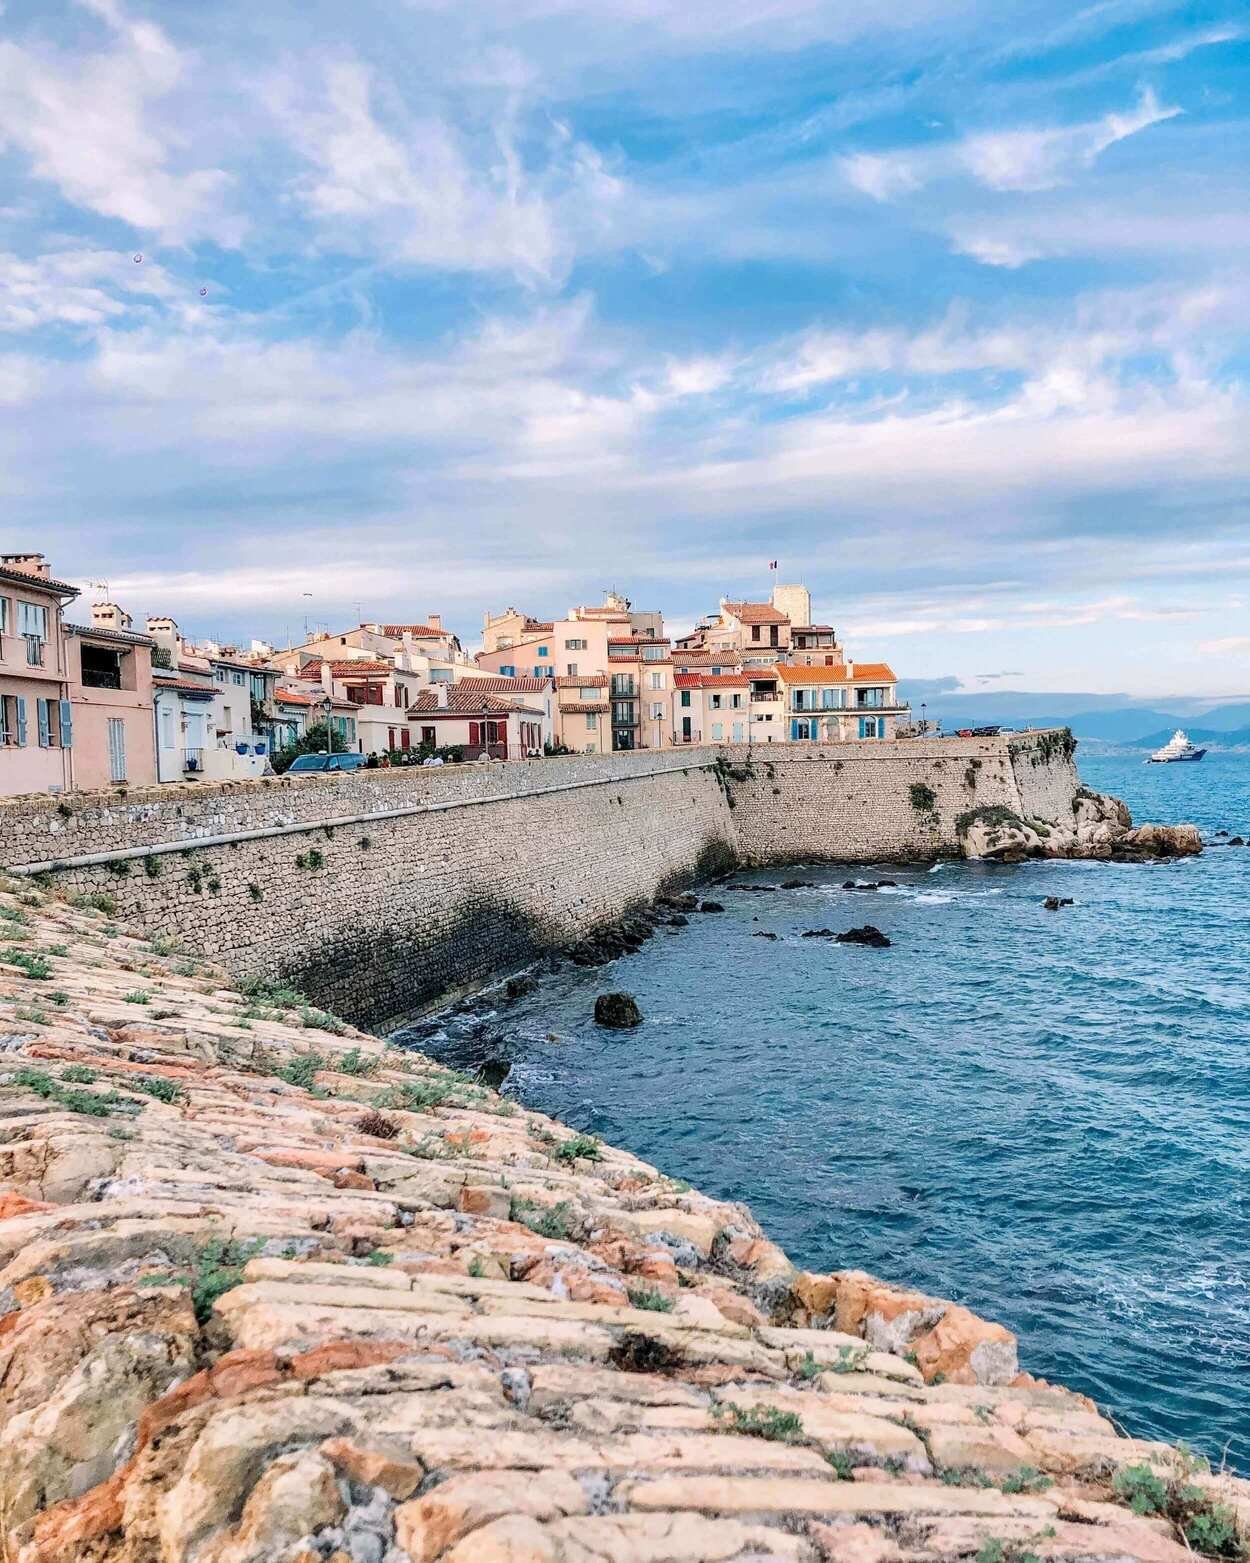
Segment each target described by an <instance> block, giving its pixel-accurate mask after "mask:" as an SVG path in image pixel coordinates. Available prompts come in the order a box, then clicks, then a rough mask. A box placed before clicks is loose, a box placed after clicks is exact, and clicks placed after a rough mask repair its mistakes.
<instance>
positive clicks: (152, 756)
mask: <svg viewBox="0 0 1250 1563" xmlns="http://www.w3.org/2000/svg"><path fill="white" fill-rule="evenodd" d="M154 644H155V643H154V641H153V640H152V638H151V636H150V635H139V634H136V633H135V631H134V630H133V629H132V628H131V619H130V615H129V614H128V613H125V612H124V611H123V610H122V609H121V608H119V607H118V606H117V604H116V603H111V602H97V603H95V604H93V605H92V609H91V623H90V624H67V625H66V626H65V663H66V676H67V679H68V682H69V699H70V704H71V706H72V708H73V732H74V744H73V750H72V754H71V759H70V769H71V774H72V780H73V785H74V786H75V787H84V788H97V787H108V786H110V785H116V784H117V783H119V782H125V783H126V784H127V785H129V786H132V787H148V786H151V785H152V784H153V783H154V782H155V781H156V780H157V779H158V773H157V764H156V712H155V699H154V690H153V685H152V649H153V646H154Z"/></svg>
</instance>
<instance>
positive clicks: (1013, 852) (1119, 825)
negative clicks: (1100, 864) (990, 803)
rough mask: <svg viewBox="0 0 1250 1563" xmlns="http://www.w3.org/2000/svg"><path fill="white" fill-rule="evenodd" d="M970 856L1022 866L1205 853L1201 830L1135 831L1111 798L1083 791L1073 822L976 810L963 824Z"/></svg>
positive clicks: (1161, 827) (1145, 828) (962, 838)
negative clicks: (1046, 860)
mask: <svg viewBox="0 0 1250 1563" xmlns="http://www.w3.org/2000/svg"><path fill="white" fill-rule="evenodd" d="M957 830H958V834H959V840H960V844H961V846H962V848H963V852H964V856H965V857H970V858H993V859H996V860H997V861H998V862H1000V863H1021V862H1023V861H1024V860H1025V859H1026V858H1031V857H1053V858H1095V859H1101V860H1104V861H1106V862H1113V863H1144V862H1153V861H1156V860H1158V859H1161V858H1176V857H1193V856H1195V855H1196V854H1197V853H1199V852H1201V851H1202V837H1201V836H1200V835H1199V833H1198V828H1197V826H1196V825H1152V824H1147V825H1136V826H1135V825H1134V824H1133V816H1132V815H1131V814H1130V813H1129V810H1128V806H1127V804H1125V803H1122V802H1121V801H1120V799H1119V798H1113V797H1112V796H1111V795H1110V793H1106V792H1093V791H1092V790H1091V789H1090V788H1088V787H1081V788H1080V789H1078V791H1077V794H1076V797H1075V798H1074V799H1073V802H1072V818H1071V819H1070V820H1068V819H1063V820H1042V819H1028V820H1026V819H1021V818H1020V816H1019V815H1017V814H1013V813H1011V811H1010V810H1008V809H1003V808H994V807H990V808H983V809H972V810H970V811H969V812H968V813H967V814H964V815H961V816H960V818H959V820H958V822H957Z"/></svg>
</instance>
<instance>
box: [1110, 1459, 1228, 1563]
mask: <svg viewBox="0 0 1250 1563" xmlns="http://www.w3.org/2000/svg"><path fill="white" fill-rule="evenodd" d="M1204 1467H1205V1462H1203V1461H1200V1460H1198V1459H1196V1458H1195V1457H1194V1456H1193V1455H1190V1454H1189V1453H1188V1451H1186V1450H1181V1451H1180V1455H1179V1459H1178V1463H1177V1466H1176V1468H1175V1469H1174V1470H1172V1471H1170V1472H1168V1473H1166V1474H1161V1473H1160V1472H1159V1471H1158V1470H1156V1469H1155V1468H1153V1467H1152V1466H1149V1465H1145V1464H1141V1465H1127V1466H1124V1467H1122V1468H1121V1469H1120V1470H1119V1471H1117V1472H1116V1474H1115V1478H1114V1480H1113V1481H1112V1484H1111V1485H1112V1488H1113V1490H1114V1492H1115V1494H1116V1496H1117V1497H1118V1498H1120V1499H1122V1501H1123V1502H1125V1503H1127V1504H1128V1506H1129V1508H1130V1509H1132V1511H1133V1513H1134V1514H1162V1515H1164V1516H1165V1517H1166V1518H1167V1519H1169V1520H1170V1521H1171V1522H1172V1524H1173V1525H1174V1526H1175V1527H1176V1530H1177V1531H1178V1532H1179V1534H1180V1535H1181V1536H1183V1537H1184V1539H1185V1541H1186V1542H1187V1543H1188V1545H1189V1546H1190V1547H1192V1548H1193V1549H1194V1550H1195V1551H1197V1552H1202V1553H1205V1554H1206V1555H1207V1556H1208V1557H1215V1558H1232V1559H1236V1560H1238V1563H1243V1560H1246V1559H1250V1547H1248V1546H1247V1544H1246V1541H1245V1540H1244V1538H1243V1537H1242V1535H1241V1533H1240V1530H1239V1528H1238V1524H1237V1517H1236V1515H1235V1514H1234V1513H1233V1511H1232V1510H1231V1509H1229V1508H1226V1507H1224V1506H1223V1505H1222V1504H1220V1503H1218V1502H1217V1501H1216V1500H1215V1498H1214V1496H1213V1495H1212V1494H1211V1493H1210V1492H1209V1491H1207V1490H1206V1489H1205V1488H1202V1487H1199V1486H1198V1485H1197V1484H1196V1483H1194V1482H1192V1481H1190V1479H1189V1478H1190V1477H1191V1476H1192V1475H1193V1474H1194V1472H1195V1471H1196V1470H1199V1469H1203V1468H1204Z"/></svg>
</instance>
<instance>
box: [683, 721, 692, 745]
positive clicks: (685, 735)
mask: <svg viewBox="0 0 1250 1563" xmlns="http://www.w3.org/2000/svg"><path fill="white" fill-rule="evenodd" d="M681 741H682V743H684V744H688V743H689V742H690V718H689V717H688V716H683V717H682V719H681Z"/></svg>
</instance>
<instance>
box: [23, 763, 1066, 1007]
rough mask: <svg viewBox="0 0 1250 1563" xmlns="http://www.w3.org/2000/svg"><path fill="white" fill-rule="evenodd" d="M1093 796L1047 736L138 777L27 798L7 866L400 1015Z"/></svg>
mask: <svg viewBox="0 0 1250 1563" xmlns="http://www.w3.org/2000/svg"><path fill="white" fill-rule="evenodd" d="M1078 786H1079V779H1078V777H1077V773H1076V769H1075V766H1074V764H1073V761H1072V754H1071V740H1070V739H1068V738H1067V737H1066V735H1063V734H1058V733H1041V734H1030V735H1026V736H1022V737H1007V736H1004V737H999V738H980V739H928V740H909V741H905V742H900V743H897V744H891V745H888V746H881V747H879V748H872V747H869V746H867V745H864V746H860V745H849V744H840V745H829V746H818V747H813V748H810V749H808V748H799V747H797V746H794V747H792V746H790V745H785V746H780V745H779V746H776V747H769V748H764V749H761V748H758V747H757V748H755V749H751V750H749V749H746V748H725V749H709V748H691V749H689V750H685V751H673V750H665V751H654V752H637V753H633V754H617V755H599V756H589V755H587V756H566V757H560V758H553V759H548V760H536V761H532V762H530V763H528V764H525V765H518V764H512V765H503V764H496V765H483V766H472V767H470V766H462V767H447V768H442V769H425V770H418V769H413V770H389V771H362V772H358V773H356V774H354V775H350V776H336V777H321V776H300V777H277V778H270V779H267V780H263V781H257V782H242V783H233V784H231V783H217V784H204V783H198V784H188V785H177V786H169V787H164V788H151V789H146V790H142V791H129V792H127V791H124V790H121V789H116V790H113V791H111V792H108V793H93V794H87V793H83V794H69V795H66V796H64V797H61V798H54V797H28V798H22V799H14V800H10V801H9V802H8V803H6V804H4V805H3V806H2V807H0V867H4V868H8V869H12V870H15V871H17V872H20V873H25V874H27V875H29V874H32V873H40V874H46V875H48V876H49V877H50V879H51V880H52V881H53V882H54V883H55V884H56V885H57V887H58V888H61V889H63V890H67V891H70V892H71V893H76V894H78V895H81V896H86V897H92V898H95V899H96V900H97V901H99V902H102V903H104V904H109V905H111V906H113V907H115V909H116V912H117V914H118V916H120V917H123V918H125V919H127V920H129V921H132V922H134V923H136V924H138V925H139V926H141V927H143V928H144V929H145V930H146V931H147V932H148V933H149V934H151V935H153V936H156V937H164V938H168V939H176V940H179V941H180V942H182V943H183V944H186V945H187V946H189V947H190V948H193V949H195V950H196V951H198V952H199V953H202V954H206V955H210V956H213V957H216V958H218V959H220V960H222V961H223V962H224V963H225V964H226V965H227V966H228V967H229V968H230V969H231V970H233V971H235V972H238V973H240V974H243V975H250V974H258V973H265V974H280V975H283V976H285V977H287V978H289V979H290V980H291V981H292V982H294V983H296V984H297V985H298V986H300V987H301V988H302V989H303V990H304V991H305V992H307V993H309V994H310V995H311V996H312V997H313V998H315V999H316V1000H317V1001H318V1002H320V1003H322V1004H325V1005H326V1006H327V1007H329V1008H332V1009H334V1010H336V1011H337V1012H339V1013H342V1014H346V1015H350V1016H351V1017H352V1018H353V1019H355V1020H358V1021H360V1022H362V1023H365V1024H370V1025H374V1026H382V1025H385V1024H386V1023H387V1022H388V1021H392V1020H396V1019H398V1018H400V1017H401V1016H403V1015H405V1014H408V1013H411V1012H412V1011H413V1010H414V1009H416V1008H418V1007H420V1006H421V1005H422V1004H423V1003H425V1002H427V1001H429V1000H431V999H433V998H435V997H437V996H439V995H442V994H446V993H449V992H454V991H457V990H460V989H464V988H467V987H470V986H472V985H474V984H475V983H479V982H481V981H483V980H485V979H487V978H489V977H490V976H491V975H493V974H496V973H498V972H500V971H505V970H508V969H509V968H516V967H518V966H521V965H523V964H524V963H525V962H527V961H528V960H531V959H533V958H534V957H535V956H537V955H539V954H541V953H542V952H543V951H545V950H548V949H551V948H554V947H558V946H561V945H565V944H567V943H569V942H570V941H571V940H573V939H576V938H578V937H579V936H581V935H582V934H584V933H586V932H587V931H589V930H590V929H591V928H594V927H596V926H599V925H602V924H603V923H605V922H608V921H611V920H612V919H614V918H618V917H620V916H621V915H623V914H624V913H626V912H627V911H629V910H630V909H631V908H632V907H634V906H637V905H639V904H641V903H643V902H645V901H647V900H649V899H650V898H651V897H653V896H654V895H655V894H656V893H657V892H658V891H660V890H662V889H664V888H666V887H675V886H677V885H680V884H682V883H687V882H690V881H692V880H694V879H696V878H697V877H699V876H700V875H705V874H707V873H709V872H712V871H715V870H716V869H717V868H720V867H728V866H730V865H731V864H732V863H733V862H735V861H748V862H785V861H798V860H802V859H817V858H824V859H826V860H840V859H847V860H855V859H858V860H863V861H869V860H872V859H877V858H883V857H884V858H889V857H928V856H937V855H941V854H949V853H955V852H957V851H958V850H959V840H958V824H959V821H960V819H961V817H963V816H965V815H967V814H968V813H969V812H970V811H973V810H976V809H979V808H987V807H988V808H999V809H1006V810H1009V811H1010V812H1012V813H1014V814H1019V815H1021V816H1022V817H1040V818H1049V819H1057V818H1061V817H1063V816H1064V815H1065V814H1066V815H1068V816H1070V815H1071V811H1072V803H1073V800H1074V799H1075V796H1076V792H1077V788H1078ZM105 898H106V900H105Z"/></svg>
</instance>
